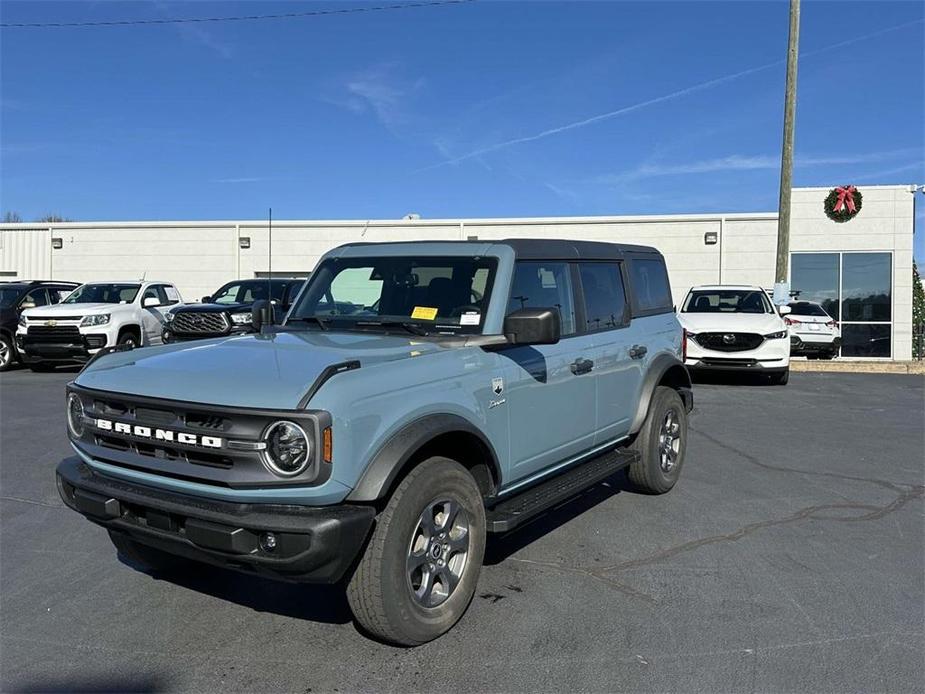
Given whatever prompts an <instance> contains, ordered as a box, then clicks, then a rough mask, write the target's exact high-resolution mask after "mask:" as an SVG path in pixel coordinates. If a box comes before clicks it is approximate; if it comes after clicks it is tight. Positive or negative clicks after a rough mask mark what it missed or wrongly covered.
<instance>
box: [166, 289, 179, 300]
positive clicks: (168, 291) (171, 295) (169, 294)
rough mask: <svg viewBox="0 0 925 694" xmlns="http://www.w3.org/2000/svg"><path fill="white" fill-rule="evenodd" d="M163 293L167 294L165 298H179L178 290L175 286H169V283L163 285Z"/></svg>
mask: <svg viewBox="0 0 925 694" xmlns="http://www.w3.org/2000/svg"><path fill="white" fill-rule="evenodd" d="M164 293H165V294H166V295H167V299H168V300H170V301H179V300H180V292H178V291H177V289H176V287H171V286H170V285H167V286H166V287H164Z"/></svg>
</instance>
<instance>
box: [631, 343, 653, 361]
mask: <svg viewBox="0 0 925 694" xmlns="http://www.w3.org/2000/svg"><path fill="white" fill-rule="evenodd" d="M648 351H649V349H648V347H646V346H645V345H633V346H632V347H630V350H629V355H630V359H642V358H643V357H644V356H646V352H648Z"/></svg>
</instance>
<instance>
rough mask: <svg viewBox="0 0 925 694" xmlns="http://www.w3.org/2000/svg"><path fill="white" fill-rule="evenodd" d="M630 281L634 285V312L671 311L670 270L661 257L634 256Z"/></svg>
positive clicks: (631, 263) (631, 262)
mask: <svg viewBox="0 0 925 694" xmlns="http://www.w3.org/2000/svg"><path fill="white" fill-rule="evenodd" d="M630 282H631V284H632V287H633V300H634V308H635V311H634V312H638V313H669V312H670V311H671V310H672V309H671V286H670V285H669V284H668V271H667V270H666V269H665V263H664V261H662V260H661V259H655V258H633V260H631V261H630Z"/></svg>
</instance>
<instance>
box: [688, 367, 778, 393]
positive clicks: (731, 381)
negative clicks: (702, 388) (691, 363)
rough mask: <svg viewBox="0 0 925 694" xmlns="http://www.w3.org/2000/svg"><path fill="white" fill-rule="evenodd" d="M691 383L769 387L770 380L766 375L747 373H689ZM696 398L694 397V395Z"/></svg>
mask: <svg viewBox="0 0 925 694" xmlns="http://www.w3.org/2000/svg"><path fill="white" fill-rule="evenodd" d="M690 373H691V381H693V383H694V385H697V384H698V383H699V384H702V385H716V386H770V385H771V379H770V378H768V376H767V374H761V373H748V372H742V373H739V372H736V371H707V372H696V371H691V372H690ZM695 397H696V395H695Z"/></svg>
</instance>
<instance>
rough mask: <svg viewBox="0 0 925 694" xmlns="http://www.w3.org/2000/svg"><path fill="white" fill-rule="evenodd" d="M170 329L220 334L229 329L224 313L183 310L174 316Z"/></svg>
mask: <svg viewBox="0 0 925 694" xmlns="http://www.w3.org/2000/svg"><path fill="white" fill-rule="evenodd" d="M172 329H173V331H174V332H176V333H197V334H205V335H209V334H211V335H221V334H223V333H227V332H228V331H229V330H230V329H231V324H230V322H229V321H228V317H227V316H226V315H225V314H224V313H212V312H208V313H207V312H205V311H202V312H197V311H184V312H182V313H177V314H176V315H175V316H174V319H173V324H172Z"/></svg>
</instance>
